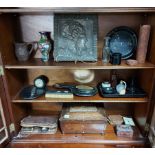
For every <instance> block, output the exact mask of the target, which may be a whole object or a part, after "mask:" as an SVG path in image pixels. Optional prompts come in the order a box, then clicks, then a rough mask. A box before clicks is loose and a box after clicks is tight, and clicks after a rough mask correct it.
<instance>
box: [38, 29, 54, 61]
mask: <svg viewBox="0 0 155 155" xmlns="http://www.w3.org/2000/svg"><path fill="white" fill-rule="evenodd" d="M39 33H40V35H41V37H40V40H39V42H38V44H39V49H40V52H41V59H42V61H44V62H47V61H48V60H49V55H50V52H51V49H52V44H51V41H50V39H49V36H50V32H46V31H43V32H39Z"/></svg>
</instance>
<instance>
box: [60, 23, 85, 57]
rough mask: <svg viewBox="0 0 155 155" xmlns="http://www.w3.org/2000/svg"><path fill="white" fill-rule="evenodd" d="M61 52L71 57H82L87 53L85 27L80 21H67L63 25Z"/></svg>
mask: <svg viewBox="0 0 155 155" xmlns="http://www.w3.org/2000/svg"><path fill="white" fill-rule="evenodd" d="M61 35H62V44H61V47H60V49H61V51H62V52H65V54H66V55H67V54H68V55H67V56H68V57H70V56H71V55H74V56H75V55H76V56H77V57H80V56H82V55H83V54H84V52H86V51H87V45H86V43H87V37H86V31H85V28H84V26H83V25H82V24H81V23H79V22H78V21H75V20H72V21H66V22H64V24H63V25H62V33H61Z"/></svg>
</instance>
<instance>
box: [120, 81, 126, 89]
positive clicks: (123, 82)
mask: <svg viewBox="0 0 155 155" xmlns="http://www.w3.org/2000/svg"><path fill="white" fill-rule="evenodd" d="M121 82H122V83H123V84H124V86H125V89H126V87H127V85H126V82H125V81H123V80H121Z"/></svg>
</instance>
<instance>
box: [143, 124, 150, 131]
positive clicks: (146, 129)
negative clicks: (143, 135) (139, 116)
mask: <svg viewBox="0 0 155 155" xmlns="http://www.w3.org/2000/svg"><path fill="white" fill-rule="evenodd" d="M144 130H145V131H147V132H148V131H149V130H150V124H148V123H146V124H145V128H144Z"/></svg>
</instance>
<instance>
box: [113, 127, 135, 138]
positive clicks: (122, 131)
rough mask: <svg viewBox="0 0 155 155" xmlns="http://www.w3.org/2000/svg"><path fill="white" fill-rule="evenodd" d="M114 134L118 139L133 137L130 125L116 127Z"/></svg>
mask: <svg viewBox="0 0 155 155" xmlns="http://www.w3.org/2000/svg"><path fill="white" fill-rule="evenodd" d="M116 134H117V136H119V137H130V138H132V137H133V129H132V127H131V126H130V125H116Z"/></svg>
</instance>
